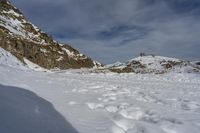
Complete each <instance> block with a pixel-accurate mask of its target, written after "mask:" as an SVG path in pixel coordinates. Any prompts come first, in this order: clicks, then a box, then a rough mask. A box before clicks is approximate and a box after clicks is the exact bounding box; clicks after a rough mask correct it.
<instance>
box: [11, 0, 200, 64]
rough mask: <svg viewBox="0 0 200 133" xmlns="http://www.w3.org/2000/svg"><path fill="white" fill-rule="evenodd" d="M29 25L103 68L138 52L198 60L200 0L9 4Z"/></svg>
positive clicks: (26, 1)
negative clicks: (33, 25) (91, 59)
mask: <svg viewBox="0 0 200 133" xmlns="http://www.w3.org/2000/svg"><path fill="white" fill-rule="evenodd" d="M11 2H12V3H14V5H15V6H16V7H18V8H19V9H20V10H21V11H22V12H23V13H24V15H25V16H26V18H28V19H29V20H30V21H31V22H32V23H33V24H35V25H37V26H38V27H39V28H41V29H42V30H43V31H45V32H47V33H49V35H51V36H53V37H54V39H55V40H57V41H59V42H62V43H66V44H70V45H71V46H73V47H74V48H76V49H78V50H79V51H81V52H82V53H84V54H86V55H87V56H89V57H92V58H93V59H95V60H97V61H99V62H102V63H105V64H107V63H113V62H116V61H121V62H124V61H127V60H129V59H131V58H134V57H136V56H138V55H139V53H141V52H145V53H146V54H154V55H161V56H168V57H176V58H180V59H186V60H200V52H199V51H200V0H55V1H54V0H11Z"/></svg>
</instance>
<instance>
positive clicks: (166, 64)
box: [106, 55, 200, 74]
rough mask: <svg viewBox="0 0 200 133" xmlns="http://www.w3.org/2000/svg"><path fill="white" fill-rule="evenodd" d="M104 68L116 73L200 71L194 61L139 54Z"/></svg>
mask: <svg viewBox="0 0 200 133" xmlns="http://www.w3.org/2000/svg"><path fill="white" fill-rule="evenodd" d="M106 68H107V69H109V70H111V71H113V72H118V73H123V72H134V73H156V74H162V73H166V72H176V73H182V72H186V73H192V72H200V67H199V66H198V65H197V64H195V63H192V62H189V61H183V60H180V59H176V58H168V57H163V56H152V55H149V56H139V57H136V58H133V59H131V60H129V61H128V62H126V63H120V62H117V63H114V64H111V65H107V66H106Z"/></svg>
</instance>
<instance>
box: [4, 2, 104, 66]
mask: <svg viewBox="0 0 200 133" xmlns="http://www.w3.org/2000/svg"><path fill="white" fill-rule="evenodd" d="M0 47H2V48H3V49H5V50H7V51H9V52H10V53H12V54H13V55H15V56H16V57H17V58H18V59H19V60H21V61H22V62H24V59H28V60H29V61H31V62H33V63H35V64H37V65H39V66H41V67H44V68H47V69H55V68H59V69H68V68H82V67H84V68H92V67H98V66H101V64H100V63H98V62H96V61H93V60H92V59H91V58H89V57H87V56H85V55H83V54H81V53H79V51H77V50H76V49H74V48H72V47H71V46H69V45H67V44H59V43H58V42H56V41H55V40H53V38H51V37H50V36H49V35H48V34H46V33H45V32H43V31H41V30H40V29H39V28H37V27H36V26H34V25H33V24H32V23H31V22H29V21H28V20H27V19H26V18H25V17H24V15H23V14H22V13H21V12H20V10H19V9H17V8H16V7H14V6H13V5H12V4H11V3H10V2H9V1H7V0H0ZM24 63H25V62H24Z"/></svg>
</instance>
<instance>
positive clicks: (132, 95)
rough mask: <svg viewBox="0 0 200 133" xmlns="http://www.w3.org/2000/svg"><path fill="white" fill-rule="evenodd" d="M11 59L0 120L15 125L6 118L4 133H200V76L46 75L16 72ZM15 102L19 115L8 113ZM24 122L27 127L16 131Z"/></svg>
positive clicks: (0, 93) (2, 65)
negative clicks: (67, 130)
mask: <svg viewBox="0 0 200 133" xmlns="http://www.w3.org/2000/svg"><path fill="white" fill-rule="evenodd" d="M9 60H10V61H9V62H5V61H4V60H2V59H1V58H0V61H1V62H0V75H1V76H0V84H1V85H0V107H3V108H5V110H6V111H5V110H3V108H0V117H1V118H5V119H6V120H7V121H9V120H10V121H12V122H9V128H8V127H7V128H6V126H5V123H4V122H3V119H0V132H6V131H7V132H9V130H12V129H13V132H14V130H16V131H20V132H21V133H23V131H22V130H23V129H24V128H26V129H27V130H28V131H35V132H42V131H40V130H42V129H50V131H52V133H53V132H57V133H62V131H65V130H66V128H65V126H64V125H66V127H68V126H67V125H71V126H70V128H69V129H70V130H72V129H73V130H72V131H74V130H75V131H77V132H78V133H199V131H200V75H199V74H195V73H190V74H189V73H167V74H159V75H156V74H133V73H132V74H116V73H89V72H84V70H68V71H54V72H48V71H47V72H44V71H33V70H32V69H25V68H23V67H20V65H16V66H15V67H13V66H12V65H9V64H10V63H13V62H15V61H16V60H14V59H13V60H11V59H9ZM26 63H27V61H26ZM14 64H15V63H14ZM27 64H29V66H31V63H30V62H28V63H27ZM34 67H35V66H33V68H34ZM9 98H10V99H11V101H12V102H9V106H11V107H13V110H11V108H7V105H8V100H9ZM25 99H26V100H25ZM46 105H48V106H46ZM18 109H19V110H18ZM49 110H51V111H49ZM13 112H14V113H13ZM16 112H17V113H16ZM19 112H26V113H25V114H24V115H26V114H28V118H29V119H28V120H29V121H28V122H27V119H21V118H27V117H26V116H24V115H23V114H22V113H21V114H20V115H18V114H19ZM15 114H16V115H15ZM3 116H4V117H3ZM29 116H31V117H29ZM57 116H59V117H57ZM62 117H63V118H62ZM38 121H40V122H38ZM32 122H33V123H32ZM2 123H3V124H2ZM20 123H21V125H23V127H22V126H16V125H18V124H20ZM38 123H40V124H38ZM69 123H70V124H69ZM29 124H31V125H29ZM54 125H56V127H54ZM38 126H40V128H35V127H38ZM13 132H12V131H11V132H9V133H13ZM44 132H45V131H44ZM69 132H70V131H69ZM42 133H43V132H42ZM70 133H73V132H70Z"/></svg>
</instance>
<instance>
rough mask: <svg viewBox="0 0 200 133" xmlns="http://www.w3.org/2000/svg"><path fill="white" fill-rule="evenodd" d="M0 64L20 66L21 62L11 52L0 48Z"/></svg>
mask: <svg viewBox="0 0 200 133" xmlns="http://www.w3.org/2000/svg"><path fill="white" fill-rule="evenodd" d="M0 65H6V66H10V67H17V68H19V67H22V66H23V64H22V63H21V62H20V61H19V60H18V59H17V58H16V57H14V56H13V55H12V54H10V53H9V52H7V51H5V50H4V49H3V48H0Z"/></svg>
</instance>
